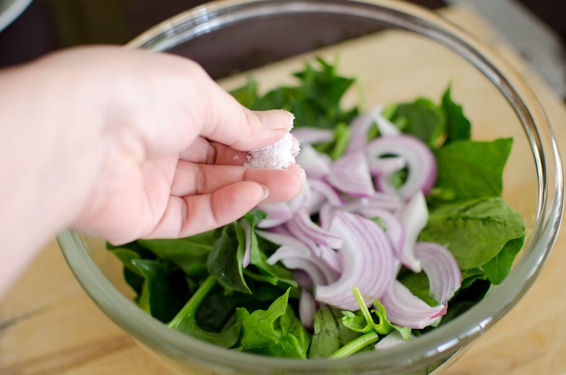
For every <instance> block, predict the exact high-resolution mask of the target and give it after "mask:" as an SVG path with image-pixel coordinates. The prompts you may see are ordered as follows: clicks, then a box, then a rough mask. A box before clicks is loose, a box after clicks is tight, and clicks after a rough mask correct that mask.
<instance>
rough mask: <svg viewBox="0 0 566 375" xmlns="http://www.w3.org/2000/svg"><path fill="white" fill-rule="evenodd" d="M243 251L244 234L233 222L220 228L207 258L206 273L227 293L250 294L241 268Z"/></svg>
mask: <svg viewBox="0 0 566 375" xmlns="http://www.w3.org/2000/svg"><path fill="white" fill-rule="evenodd" d="M244 250H245V234H244V233H243V230H242V228H241V227H240V226H239V225H236V223H235V222H234V223H231V224H228V225H226V226H224V227H223V228H222V232H221V234H220V237H219V238H218V240H217V241H216V243H215V244H214V248H213V249H212V252H211V253H210V254H209V256H208V262H207V265H208V272H209V273H210V274H211V275H214V276H215V277H216V279H217V280H218V282H220V284H222V286H223V287H224V288H225V289H226V290H227V291H228V292H229V291H232V290H236V291H238V292H242V293H247V294H251V293H252V292H251V290H250V288H249V287H248V285H247V283H246V280H245V279H244V272H243V266H242V260H243V258H244Z"/></svg>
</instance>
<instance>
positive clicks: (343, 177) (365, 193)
mask: <svg viewBox="0 0 566 375" xmlns="http://www.w3.org/2000/svg"><path fill="white" fill-rule="evenodd" d="M326 179H327V181H328V182H329V183H330V184H331V185H332V186H334V187H335V188H336V189H338V190H340V191H342V192H344V193H346V194H348V195H351V196H353V197H371V196H373V195H374V194H375V189H374V186H373V181H372V178H371V174H370V172H369V166H368V161H367V157H366V155H365V154H364V152H362V151H358V152H352V153H349V154H345V155H344V156H342V157H341V158H340V159H338V160H336V161H335V162H334V164H333V165H332V168H331V171H330V173H329V174H328V175H327V176H326Z"/></svg>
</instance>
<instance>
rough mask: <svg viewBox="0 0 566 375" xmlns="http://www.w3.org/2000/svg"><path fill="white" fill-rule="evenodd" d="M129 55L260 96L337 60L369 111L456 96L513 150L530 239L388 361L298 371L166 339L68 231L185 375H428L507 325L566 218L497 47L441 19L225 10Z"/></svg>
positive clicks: (404, 11)
mask: <svg viewBox="0 0 566 375" xmlns="http://www.w3.org/2000/svg"><path fill="white" fill-rule="evenodd" d="M129 47H135V48H148V49H152V50H155V51H167V52H170V53H175V54H179V55H182V56H186V57H190V58H192V59H194V60H196V61H198V62H199V63H200V64H202V65H203V66H204V67H205V69H207V71H208V72H209V73H210V74H211V76H213V77H214V78H215V79H222V78H227V77H230V76H232V75H234V74H236V73H242V72H246V71H249V69H255V68H258V69H256V70H254V73H253V74H254V77H256V79H257V80H258V81H259V83H260V86H261V87H262V88H263V89H268V88H271V87H273V86H274V85H277V84H281V83H283V82H286V81H288V79H289V77H290V73H291V72H292V71H294V70H296V69H297V68H301V67H302V65H303V63H304V61H311V59H312V57H313V56H326V57H330V58H331V59H332V58H333V57H337V56H338V57H339V60H340V64H339V71H340V72H341V73H344V74H351V75H355V76H356V77H358V78H359V80H360V82H361V83H362V84H363V86H364V90H365V92H366V94H365V101H366V102H367V105H368V106H373V105H376V104H388V103H391V102H395V101H399V100H412V99H414V98H415V97H417V96H428V97H431V98H439V96H440V94H441V92H442V91H443V90H444V89H445V88H446V86H447V85H448V83H451V84H452V88H453V96H454V97H455V98H456V99H457V100H458V101H459V102H461V103H463V106H464V109H465V111H466V114H467V115H468V116H469V117H470V118H471V120H472V124H473V126H474V128H473V129H474V138H476V139H482V138H483V139H493V138H496V137H513V138H514V146H513V152H512V154H511V156H510V159H509V162H508V165H507V169H506V172H505V176H504V199H506V200H507V201H508V202H509V203H510V204H511V205H512V206H513V207H515V209H517V210H518V211H519V212H520V213H521V214H522V215H523V217H524V220H525V223H526V226H527V238H526V242H525V246H524V249H523V251H522V253H521V256H520V259H519V260H518V262H517V263H516V265H515V267H514V269H513V270H512V272H511V273H510V275H509V276H508V277H507V278H506V279H505V281H504V282H503V283H502V284H500V285H498V286H497V287H494V288H493V289H492V290H491V291H490V293H489V294H488V295H487V296H486V298H485V299H484V300H483V301H482V302H481V303H479V304H477V305H476V306H474V307H473V308H471V309H470V310H468V311H467V312H465V313H464V314H463V315H461V316H460V317H459V318H457V319H455V320H454V321H452V322H450V323H448V324H446V325H444V326H441V327H440V328H438V329H436V330H433V331H432V332H430V333H427V334H425V335H423V336H421V337H418V338H417V339H416V340H413V341H411V342H408V343H406V344H405V345H403V346H402V347H396V348H391V349H389V350H387V351H386V352H372V353H361V354H358V355H355V356H353V357H350V358H345V359H336V360H309V361H303V360H288V359H277V358H268V357H263V356H257V355H251V354H246V353H238V352H234V351H228V350H225V349H222V348H219V347H216V346H213V345H210V344H207V343H204V342H201V341H198V340H196V339H193V338H192V337H189V336H187V335H184V334H182V333H179V332H176V331H172V330H169V329H167V327H166V326H165V325H164V324H162V323H160V322H159V321H157V320H155V319H153V318H152V317H150V316H149V315H147V314H146V313H145V312H144V311H142V310H141V309H139V308H138V307H137V306H136V305H135V304H134V303H133V302H132V301H131V297H132V293H131V291H130V290H129V288H128V287H127V286H126V285H125V283H124V281H123V278H122V273H121V264H120V263H119V262H118V261H117V260H116V259H114V257H113V255H111V254H109V253H108V252H107V251H106V250H105V247H104V242H103V241H102V240H100V239H94V238H88V237H85V236H82V235H80V234H79V233H77V232H75V231H72V230H68V231H65V232H64V233H62V234H61V235H60V236H59V238H58V239H59V243H60V246H61V248H62V251H63V253H64V255H65V257H66V259H67V261H68V263H69V265H70V267H71V269H72V270H73V272H74V273H75V275H76V277H77V279H78V280H79V282H80V283H81V284H82V286H83V287H84V289H85V290H86V291H87V293H88V294H89V295H90V296H91V297H92V299H93V300H94V301H95V302H96V303H97V304H98V306H99V307H100V308H101V309H102V310H103V311H104V312H105V313H106V314H107V315H108V316H109V317H110V318H111V319H113V320H114V321H115V322H116V323H117V324H118V325H119V326H120V327H122V328H123V329H124V330H125V331H127V332H128V333H129V334H131V335H132V336H133V337H134V338H135V339H136V340H137V341H138V342H139V343H141V344H142V346H143V347H146V348H147V349H148V350H149V351H150V352H152V353H155V354H156V355H157V356H158V357H159V358H161V359H162V360H163V362H165V363H167V364H168V365H170V366H172V367H173V368H176V369H178V370H180V371H181V372H182V373H191V374H193V373H197V374H240V373H242V374H247V375H252V374H262V375H264V374H311V375H313V374H427V373H431V372H433V371H435V369H437V368H438V367H439V366H441V365H442V364H444V363H446V362H447V361H448V359H450V358H456V356H455V354H457V353H458V352H461V351H462V349H463V348H465V347H466V346H467V345H468V344H470V343H471V342H472V341H474V340H475V339H477V338H478V337H479V336H480V335H481V334H482V333H483V332H484V331H485V330H486V329H488V328H490V327H491V326H492V325H493V324H495V323H496V322H497V321H498V320H499V319H501V318H502V317H503V316H504V315H505V314H506V313H507V312H508V311H509V310H510V309H511V308H512V307H513V306H514V305H515V304H516V303H517V302H518V301H519V299H520V298H521V297H522V296H523V295H524V293H525V292H526V291H527V289H528V288H529V287H530V286H531V284H532V283H533V282H534V280H535V278H536V277H537V275H538V274H539V272H540V271H541V268H542V267H543V265H544V263H545V261H546V259H547V257H548V255H549V253H550V251H551V248H552V246H553V244H554V241H555V238H556V235H557V232H558V228H559V225H560V220H561V217H562V209H563V206H562V204H563V203H562V201H563V176H562V166H561V162H560V158H559V154H558V150H557V147H556V144H555V141H554V138H553V134H552V131H551V128H550V125H549V123H548V121H547V119H546V117H545V115H544V113H543V110H542V109H541V107H540V105H539V103H538V102H537V100H536V98H535V97H534V96H533V94H532V93H531V92H530V90H529V89H528V88H527V87H526V85H525V83H524V82H523V81H522V79H521V77H520V76H518V75H517V74H516V73H515V72H514V71H513V70H512V69H510V68H509V67H508V66H507V65H506V64H505V63H504V62H503V61H502V60H501V59H500V58H499V57H498V56H497V54H496V53H494V52H493V51H491V49H490V48H489V47H486V46H484V45H482V44H480V43H478V42H477V41H476V40H474V39H473V38H471V37H470V36H468V35H467V34H465V33H464V32H462V31H461V30H460V29H459V28H458V27H457V26H455V25H453V24H451V23H449V22H447V21H445V20H443V19H442V18H440V17H439V16H437V15H435V14H434V13H432V12H429V11H427V10H424V9H421V8H418V7H415V6H413V5H410V4H408V3H405V2H401V1H386V0H372V1H350V0H330V1H323V0H313V1H308V0H275V1H262V0H235V1H217V2H213V3H209V4H206V5H204V6H201V7H198V8H195V9H193V10H189V11H187V12H185V13H182V14H180V15H178V16H176V17H173V18H172V19H169V20H167V21H165V22H163V23H161V24H159V25H157V26H156V27H154V28H152V29H150V30H148V31H147V32H145V33H144V34H142V35H141V36H139V37H138V38H136V39H135V40H133V41H132V42H131V43H130V44H129ZM313 50H314V51H315V52H313ZM260 67H261V68H260ZM245 77H246V73H243V74H240V76H239V78H227V79H224V80H222V84H224V85H225V86H226V87H227V88H230V87H233V86H234V85H236V84H238V82H242V80H244V79H245ZM502 120H503V121H502Z"/></svg>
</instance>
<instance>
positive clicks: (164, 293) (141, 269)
mask: <svg viewBox="0 0 566 375" xmlns="http://www.w3.org/2000/svg"><path fill="white" fill-rule="evenodd" d="M131 264H132V266H133V267H135V269H136V270H137V272H138V273H139V274H140V275H141V276H142V277H143V278H144V282H143V285H142V289H141V292H140V294H139V297H138V301H137V302H138V305H139V306H140V307H141V308H142V309H144V310H145V311H146V312H148V313H149V314H151V315H152V316H153V317H155V318H156V319H159V320H160V321H162V322H168V321H169V320H170V319H171V318H173V316H175V314H176V313H177V312H178V311H179V310H180V309H181V307H182V306H183V304H184V302H185V301H186V299H187V298H188V288H187V285H186V282H185V279H184V275H183V273H182V272H181V271H180V270H179V269H178V268H177V267H176V266H174V265H172V264H170V263H168V262H164V261H161V260H149V259H132V260H131Z"/></svg>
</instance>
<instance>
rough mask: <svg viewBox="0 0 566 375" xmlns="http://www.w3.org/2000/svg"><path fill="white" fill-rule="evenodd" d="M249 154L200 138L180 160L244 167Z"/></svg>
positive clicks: (180, 156)
mask: <svg viewBox="0 0 566 375" xmlns="http://www.w3.org/2000/svg"><path fill="white" fill-rule="evenodd" d="M247 157H248V152H246V151H238V150H234V149H233V148H232V147H229V146H226V145H223V144H222V143H217V142H209V141H208V140H206V139H204V138H202V137H199V138H197V139H196V140H195V142H194V143H193V144H192V145H191V146H189V148H187V149H186V150H184V151H182V152H181V153H180V154H179V159H181V160H186V161H190V162H193V163H199V164H219V165H243V164H244V162H245V161H246V160H247Z"/></svg>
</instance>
